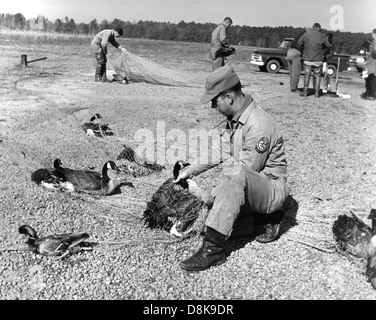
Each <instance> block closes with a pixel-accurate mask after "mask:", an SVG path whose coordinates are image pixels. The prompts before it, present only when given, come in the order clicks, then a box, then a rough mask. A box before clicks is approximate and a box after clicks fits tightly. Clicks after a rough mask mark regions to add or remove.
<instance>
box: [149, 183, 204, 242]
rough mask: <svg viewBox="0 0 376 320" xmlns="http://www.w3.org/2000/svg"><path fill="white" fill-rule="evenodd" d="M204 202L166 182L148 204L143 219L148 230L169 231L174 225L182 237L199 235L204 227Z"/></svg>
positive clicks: (177, 186) (179, 187)
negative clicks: (191, 234) (193, 234)
mask: <svg viewBox="0 0 376 320" xmlns="http://www.w3.org/2000/svg"><path fill="white" fill-rule="evenodd" d="M207 213H208V210H207V207H206V206H205V204H204V202H203V201H201V200H199V199H198V198H196V196H194V195H193V194H191V193H189V192H188V191H187V190H184V189H183V188H182V187H181V186H179V185H177V184H175V183H173V182H172V178H170V179H168V180H166V181H165V182H164V183H163V184H162V185H161V186H160V187H159V189H158V190H157V191H156V192H155V193H154V195H153V197H152V199H151V200H150V201H149V202H148V204H147V207H146V210H145V211H144V214H143V218H144V222H145V224H146V225H147V226H148V227H149V228H160V229H166V230H170V229H171V227H172V225H175V227H176V230H177V231H178V232H180V233H181V234H182V235H188V234H189V233H192V232H193V233H195V234H200V233H201V232H202V231H203V229H204V226H205V220H206V217H207Z"/></svg>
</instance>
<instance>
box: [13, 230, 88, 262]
mask: <svg viewBox="0 0 376 320" xmlns="http://www.w3.org/2000/svg"><path fill="white" fill-rule="evenodd" d="M18 231H19V233H21V234H25V235H27V236H28V239H27V242H26V243H27V245H28V248H29V250H30V251H31V252H33V253H35V254H41V255H43V256H54V257H57V258H58V259H62V258H64V257H65V256H67V255H68V254H70V253H76V252H80V251H91V250H93V247H92V246H91V245H90V243H88V242H85V240H86V239H87V238H89V237H90V236H89V235H88V234H87V233H66V234H57V235H50V236H47V237H42V238H39V237H38V235H37V232H36V231H35V230H34V229H33V228H32V227H30V226H29V225H23V226H21V227H20V228H19V229H18Z"/></svg>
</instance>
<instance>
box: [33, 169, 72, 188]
mask: <svg viewBox="0 0 376 320" xmlns="http://www.w3.org/2000/svg"><path fill="white" fill-rule="evenodd" d="M31 181H33V182H35V183H36V184H37V185H41V186H43V187H44V188H46V189H48V190H53V191H56V190H68V191H73V185H72V184H71V183H70V182H67V181H64V179H62V178H61V177H59V175H57V174H56V171H55V168H41V169H38V170H36V171H34V172H33V173H32V174H31Z"/></svg>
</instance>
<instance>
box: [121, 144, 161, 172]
mask: <svg viewBox="0 0 376 320" xmlns="http://www.w3.org/2000/svg"><path fill="white" fill-rule="evenodd" d="M123 147H124V149H123V150H122V151H121V152H120V154H119V155H118V157H117V159H116V160H120V161H123V162H124V163H122V164H120V165H119V169H120V170H121V171H124V172H126V173H130V174H132V175H133V176H135V177H137V176H145V175H148V174H152V173H154V172H160V171H162V170H163V169H164V168H165V167H164V166H162V165H160V164H158V163H156V162H154V161H151V160H149V159H147V158H145V157H142V156H140V155H138V154H137V153H136V152H135V151H134V150H133V149H132V148H131V147H128V146H126V145H123Z"/></svg>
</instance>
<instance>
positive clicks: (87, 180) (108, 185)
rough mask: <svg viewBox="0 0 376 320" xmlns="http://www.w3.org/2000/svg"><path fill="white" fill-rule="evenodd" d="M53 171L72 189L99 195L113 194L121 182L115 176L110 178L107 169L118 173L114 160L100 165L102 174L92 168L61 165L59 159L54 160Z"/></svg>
mask: <svg viewBox="0 0 376 320" xmlns="http://www.w3.org/2000/svg"><path fill="white" fill-rule="evenodd" d="M54 168H55V173H56V175H57V176H58V177H59V179H62V180H63V181H68V182H70V183H71V184H72V185H73V186H74V191H77V192H86V193H90V194H97V195H101V196H106V195H111V194H114V193H115V192H116V191H117V190H118V187H119V186H120V185H121V183H122V182H123V181H122V179H120V180H118V179H117V176H116V177H113V178H111V177H110V176H109V170H114V171H116V173H118V170H119V169H118V167H117V165H116V164H115V162H114V161H107V162H106V163H105V164H104V165H103V167H102V174H100V173H99V172H96V171H93V170H75V169H70V168H65V167H62V162H61V160H60V159H56V160H55V161H54Z"/></svg>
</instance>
